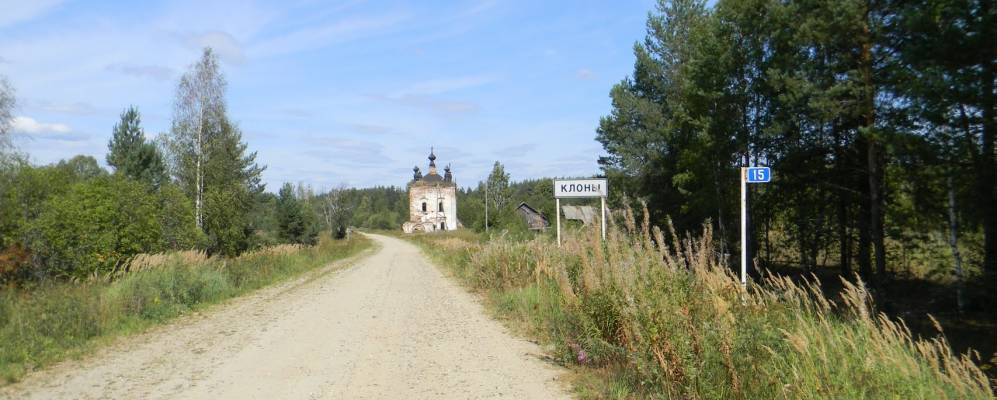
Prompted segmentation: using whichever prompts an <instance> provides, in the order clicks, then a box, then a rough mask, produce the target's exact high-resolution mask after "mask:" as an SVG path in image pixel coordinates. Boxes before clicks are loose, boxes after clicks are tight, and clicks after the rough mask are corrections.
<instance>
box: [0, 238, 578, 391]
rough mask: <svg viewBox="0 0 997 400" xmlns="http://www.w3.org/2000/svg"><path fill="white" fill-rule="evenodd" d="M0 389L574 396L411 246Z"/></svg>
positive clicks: (393, 242) (391, 243) (386, 242)
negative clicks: (568, 393)
mask: <svg viewBox="0 0 997 400" xmlns="http://www.w3.org/2000/svg"><path fill="white" fill-rule="evenodd" d="M370 237H371V238H372V239H374V240H375V241H376V242H377V243H378V244H379V245H380V246H379V247H380V248H379V249H378V250H377V251H376V253H375V254H373V255H371V256H369V257H366V258H363V259H361V260H359V261H355V264H354V265H353V266H351V267H349V268H347V269H344V270H341V271H339V272H336V273H328V272H330V271H332V270H334V269H336V268H335V267H334V266H330V267H329V268H327V269H325V272H326V273H319V274H313V275H310V276H309V277H305V278H302V279H299V280H296V281H294V282H291V283H288V284H284V285H279V286H276V287H272V288H267V289H263V290H261V291H259V292H256V293H254V294H252V295H249V296H246V297H243V298H240V299H238V300H234V301H232V302H230V303H227V304H225V305H223V306H220V307H217V308H213V309H211V310H209V311H208V312H205V313H202V314H200V315H195V316H191V317H187V318H182V319H181V320H179V321H178V322H176V323H174V324H171V325H167V326H164V327H162V328H159V329H155V330H153V331H151V332H149V333H147V334H143V335H138V336H135V337H131V338H126V339H122V340H120V341H119V342H118V343H116V344H114V345H112V346H110V347H108V348H107V349H105V350H103V351H100V352H98V353H97V354H95V355H94V356H91V357H88V358H86V359H84V360H81V361H69V362H65V363H62V364H59V365H56V366H54V367H52V368H49V369H47V370H44V371H41V372H39V373H36V374H32V375H29V376H27V377H26V378H25V380H24V381H22V382H20V383H18V384H15V385H11V386H8V387H6V388H3V389H0V397H7V396H9V397H13V398H22V397H24V398H39V399H41V398H44V399H60V398H73V399H92V398H147V399H157V398H211V399H227V398H238V399H245V398H260V399H270V398H287V399H304V398H308V399H323V398H330V399H332V398H353V399H364V398H370V399H373V398H377V399H383V398H409V399H416V398H454V399H469V398H510V399H513V398H514V399H527V398H534V399H551V398H567V397H568V396H567V394H566V393H565V391H564V390H563V389H562V386H561V385H560V384H559V383H558V382H557V377H558V375H559V373H560V372H561V371H559V370H558V369H557V368H556V367H554V366H552V365H550V364H548V363H546V362H544V361H542V360H541V358H540V354H541V350H540V349H539V348H538V347H536V346H535V345H533V344H531V343H529V342H527V341H524V340H520V339H516V338H513V337H511V336H510V335H509V334H507V333H506V331H505V329H504V328H502V327H501V325H500V324H499V323H497V322H495V321H493V320H491V319H489V318H488V317H486V316H485V315H484V313H483V311H482V308H481V307H480V306H479V305H478V304H477V303H476V302H475V301H474V300H473V297H472V296H471V295H469V294H468V293H466V292H464V290H463V289H461V288H460V287H458V286H457V285H456V284H454V283H452V282H450V281H449V280H447V279H446V278H444V277H443V276H442V275H441V273H440V272H439V271H438V270H437V269H436V268H434V267H433V266H432V265H430V264H429V262H428V261H427V260H426V259H425V258H424V257H423V256H422V255H421V254H420V253H419V250H418V249H417V248H416V247H415V246H413V245H411V244H409V243H405V242H403V241H401V240H398V239H394V238H389V237H384V236H378V235H370Z"/></svg>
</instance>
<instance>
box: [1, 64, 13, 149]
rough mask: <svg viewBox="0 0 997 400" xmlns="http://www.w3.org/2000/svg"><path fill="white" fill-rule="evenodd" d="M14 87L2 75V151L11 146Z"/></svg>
mask: <svg viewBox="0 0 997 400" xmlns="http://www.w3.org/2000/svg"><path fill="white" fill-rule="evenodd" d="M15 105H16V102H15V101H14V87H13V86H11V85H10V82H9V81H8V80H7V78H6V77H4V76H2V75H0V152H3V151H4V150H6V149H7V147H9V146H10V130H11V128H12V127H13V123H14V106H15Z"/></svg>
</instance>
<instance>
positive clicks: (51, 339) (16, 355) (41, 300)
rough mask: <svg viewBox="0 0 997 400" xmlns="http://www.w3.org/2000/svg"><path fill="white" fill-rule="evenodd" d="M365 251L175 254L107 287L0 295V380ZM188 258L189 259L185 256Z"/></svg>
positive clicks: (335, 244)
mask: <svg viewBox="0 0 997 400" xmlns="http://www.w3.org/2000/svg"><path fill="white" fill-rule="evenodd" d="M372 245H373V242H371V241H370V240H369V239H367V238H365V237H363V236H362V235H354V236H353V238H351V239H350V240H340V241H334V240H331V239H329V238H325V237H323V238H322V240H320V241H319V243H318V244H317V245H315V246H309V247H300V246H286V245H285V246H277V247H274V248H270V249H264V250H259V251H254V252H251V253H247V254H244V255H242V256H240V257H237V258H234V259H218V258H210V259H201V260H196V261H194V262H191V261H190V260H189V259H185V257H182V256H180V255H177V256H175V257H167V259H166V260H165V261H164V262H162V263H161V264H160V265H159V266H157V267H155V268H147V269H143V270H141V271H138V272H132V273H127V274H124V275H122V276H120V277H119V278H117V279H114V280H112V281H109V282H102V281H93V282H85V283H70V282H50V283H46V284H43V285H39V286H37V287H34V288H31V289H11V288H7V289H0V382H3V383H10V382H14V381H16V380H18V379H20V378H21V377H22V376H23V375H24V374H25V373H27V372H29V371H31V370H33V369H37V368H40V367H43V366H45V365H48V364H51V363H53V362H56V361H59V360H61V359H64V358H66V357H71V356H75V355H79V354H83V353H84V352H86V351H88V350H90V349H92V348H93V347H94V346H95V345H97V344H98V343H99V342H101V341H102V340H106V339H109V338H113V337H114V336H117V335H121V334H127V333H132V332H137V331H141V330H143V329H145V328H148V327H150V326H152V325H154V324H158V323H162V322H164V321H168V320H170V319H172V318H174V317H177V316H179V315H182V314H184V313H187V312H189V311H192V310H197V309H199V308H202V307H204V306H206V305H209V304H213V303H217V302H219V301H222V300H225V299H229V298H232V297H236V296H239V295H242V294H245V293H247V292H249V291H252V290H254V289H258V288H261V287H263V286H266V285H270V284H273V283H275V282H279V281H283V280H286V279H288V278H290V277H293V276H295V275H298V274H300V273H302V272H305V271H309V270H313V269H315V268H318V267H321V266H324V265H326V264H328V263H329V262H331V261H334V260H338V259H343V258H346V257H349V256H351V255H354V254H357V253H359V252H360V251H362V250H364V249H366V248H369V247H371V246H372ZM188 258H189V257H188Z"/></svg>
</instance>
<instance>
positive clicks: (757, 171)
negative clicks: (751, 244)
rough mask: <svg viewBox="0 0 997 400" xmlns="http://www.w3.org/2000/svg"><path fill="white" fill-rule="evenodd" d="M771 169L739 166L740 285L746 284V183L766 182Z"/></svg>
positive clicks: (770, 176) (769, 178) (744, 285)
mask: <svg viewBox="0 0 997 400" xmlns="http://www.w3.org/2000/svg"><path fill="white" fill-rule="evenodd" d="M771 180H772V171H770V170H769V168H768V167H741V244H740V247H741V286H742V287H745V288H746V287H747V286H748V246H745V243H748V184H749V183H768V182H769V181H771Z"/></svg>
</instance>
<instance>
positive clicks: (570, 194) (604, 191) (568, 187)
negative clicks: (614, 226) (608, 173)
mask: <svg viewBox="0 0 997 400" xmlns="http://www.w3.org/2000/svg"><path fill="white" fill-rule="evenodd" d="M608 195H609V183H608V182H607V181H606V179H566V180H555V181H554V201H555V204H556V205H555V207H557V210H555V212H556V213H557V246H558V247H561V199H562V198H585V197H598V198H600V203H601V210H602V213H601V214H599V215H600V216H599V223H600V227H601V228H602V240H606V196H608Z"/></svg>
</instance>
